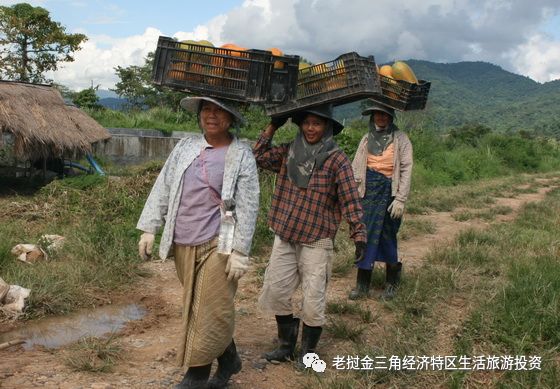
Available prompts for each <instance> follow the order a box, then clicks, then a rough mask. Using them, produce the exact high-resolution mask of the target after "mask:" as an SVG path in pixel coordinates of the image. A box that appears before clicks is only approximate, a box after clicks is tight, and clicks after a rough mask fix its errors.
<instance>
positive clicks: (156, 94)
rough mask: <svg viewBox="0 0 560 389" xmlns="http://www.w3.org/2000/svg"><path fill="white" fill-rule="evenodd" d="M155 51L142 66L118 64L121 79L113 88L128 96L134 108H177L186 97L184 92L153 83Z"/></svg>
mask: <svg viewBox="0 0 560 389" xmlns="http://www.w3.org/2000/svg"><path fill="white" fill-rule="evenodd" d="M153 64H154V53H153V52H151V53H149V54H148V56H147V57H146V58H145V61H144V65H142V66H135V65H132V66H127V67H122V66H117V67H116V68H115V71H116V73H117V76H118V77H119V79H120V81H119V82H117V83H116V84H115V89H111V90H112V91H114V92H116V93H117V94H118V95H119V96H121V97H126V98H127V100H128V101H129V103H130V105H131V107H132V108H141V107H142V106H148V107H164V106H165V107H169V108H171V109H173V110H177V109H178V107H179V101H180V100H181V99H182V98H183V97H185V94H184V93H183V92H176V91H174V90H172V89H170V88H166V87H159V86H155V85H153V84H152V67H153Z"/></svg>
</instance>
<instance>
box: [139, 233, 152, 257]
mask: <svg viewBox="0 0 560 389" xmlns="http://www.w3.org/2000/svg"><path fill="white" fill-rule="evenodd" d="M155 238H156V237H155V235H154V234H150V233H149V232H144V233H143V234H142V235H140V241H139V242H138V255H140V258H142V259H143V260H144V261H147V260H148V259H150V257H151V255H152V248H153V247H154V240H155Z"/></svg>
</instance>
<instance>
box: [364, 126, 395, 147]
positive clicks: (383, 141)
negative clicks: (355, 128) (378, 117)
mask: <svg viewBox="0 0 560 389" xmlns="http://www.w3.org/2000/svg"><path fill="white" fill-rule="evenodd" d="M394 131H395V125H394V124H393V123H390V124H389V125H388V126H387V127H386V128H378V127H377V126H376V125H375V123H374V122H373V120H371V121H370V122H369V132H368V151H369V153H370V154H373V155H381V154H383V152H384V151H385V150H386V149H387V147H389V145H390V144H391V143H393V134H394Z"/></svg>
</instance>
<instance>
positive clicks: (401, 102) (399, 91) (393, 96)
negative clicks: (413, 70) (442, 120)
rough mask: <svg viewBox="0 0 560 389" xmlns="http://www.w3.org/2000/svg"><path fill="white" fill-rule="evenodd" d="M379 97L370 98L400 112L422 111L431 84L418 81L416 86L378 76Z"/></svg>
mask: <svg viewBox="0 0 560 389" xmlns="http://www.w3.org/2000/svg"><path fill="white" fill-rule="evenodd" d="M379 79H380V82H381V91H382V94H381V95H377V96H374V97H372V99H373V100H374V101H377V102H379V103H382V104H385V105H388V106H390V107H392V108H395V109H398V110H401V111H412V110H418V109H424V108H425V107H426V102H427V101H428V93H429V92H430V85H431V83H430V82H428V81H424V80H419V81H418V84H412V83H410V82H406V81H402V80H395V79H392V78H389V77H386V76H383V75H379Z"/></svg>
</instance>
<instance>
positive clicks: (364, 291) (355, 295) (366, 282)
mask: <svg viewBox="0 0 560 389" xmlns="http://www.w3.org/2000/svg"><path fill="white" fill-rule="evenodd" d="M371 273H372V270H365V269H360V268H358V273H357V275H356V288H354V289H352V291H351V292H350V294H349V295H348V298H349V299H350V300H358V299H361V298H364V297H368V296H369V286H370V284H371Z"/></svg>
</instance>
